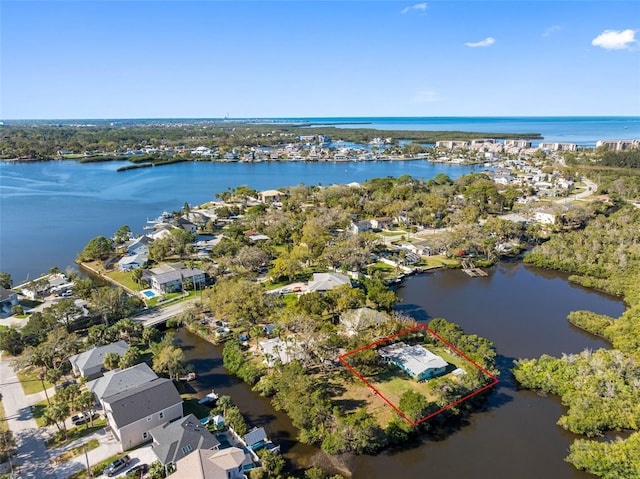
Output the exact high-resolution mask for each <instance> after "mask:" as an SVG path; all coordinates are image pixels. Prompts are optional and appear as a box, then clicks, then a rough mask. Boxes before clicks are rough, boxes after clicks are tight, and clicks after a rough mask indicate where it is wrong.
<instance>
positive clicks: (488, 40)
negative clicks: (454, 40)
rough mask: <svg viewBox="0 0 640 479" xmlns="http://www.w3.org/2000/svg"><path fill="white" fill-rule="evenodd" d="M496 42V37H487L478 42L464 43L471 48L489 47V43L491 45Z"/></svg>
mask: <svg viewBox="0 0 640 479" xmlns="http://www.w3.org/2000/svg"><path fill="white" fill-rule="evenodd" d="M495 42H496V39H495V38H493V37H487V38H485V39H484V40H482V41H479V42H475V43H472V42H469V43H465V45H466V46H468V47H471V48H477V47H490V46H491V45H493V44H494V43H495Z"/></svg>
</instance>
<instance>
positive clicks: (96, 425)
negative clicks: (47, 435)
mask: <svg viewBox="0 0 640 479" xmlns="http://www.w3.org/2000/svg"><path fill="white" fill-rule="evenodd" d="M106 425H107V420H106V419H104V418H100V419H96V420H95V421H93V427H92V426H91V423H90V422H88V423H86V424H82V425H80V426H76V427H72V428H71V429H68V430H67V439H66V440H65V439H64V438H63V435H62V434H60V433H59V432H57V433H56V434H54V435H53V437H52V438H51V439H49V440H48V441H47V449H51V448H54V447H60V446H64V445H65V444H69V443H70V442H73V441H75V440H76V439H80V438H81V437H85V436H88V435H89V434H91V433H93V432H95V431H99V430H100V429H102V428H103V427H105V426H106Z"/></svg>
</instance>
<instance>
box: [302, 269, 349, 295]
mask: <svg viewBox="0 0 640 479" xmlns="http://www.w3.org/2000/svg"><path fill="white" fill-rule="evenodd" d="M344 284H348V285H349V286H351V280H350V279H349V277H348V276H345V275H344V274H340V273H313V280H312V281H309V286H308V287H307V291H308V292H309V293H312V292H313V291H319V292H321V293H322V292H325V291H330V290H332V289H334V288H337V287H339V286H342V285H344Z"/></svg>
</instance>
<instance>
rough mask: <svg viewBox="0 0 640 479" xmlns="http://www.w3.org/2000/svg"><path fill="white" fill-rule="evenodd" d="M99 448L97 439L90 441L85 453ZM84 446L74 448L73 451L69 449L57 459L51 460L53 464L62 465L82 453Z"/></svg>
mask: <svg viewBox="0 0 640 479" xmlns="http://www.w3.org/2000/svg"><path fill="white" fill-rule="evenodd" d="M99 446H100V441H98V440H97V439H91V440H90V441H89V442H87V443H86V447H87V451H91V450H92V449H96V448H98V447H99ZM84 450H85V449H84V446H76V447H74V448H73V449H69V450H68V451H66V452H64V453H63V454H60V455H59V456H58V457H56V458H54V459H52V460H51V462H52V463H53V464H62V463H63V462H67V461H69V460H70V459H73V458H74V457H76V456H79V455H80V454H83V453H84Z"/></svg>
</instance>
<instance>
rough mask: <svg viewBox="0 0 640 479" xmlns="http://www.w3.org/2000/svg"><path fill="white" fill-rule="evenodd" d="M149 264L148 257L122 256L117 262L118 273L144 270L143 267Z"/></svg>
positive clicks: (136, 255)
mask: <svg viewBox="0 0 640 479" xmlns="http://www.w3.org/2000/svg"><path fill="white" fill-rule="evenodd" d="M148 262H149V257H148V256H147V255H146V254H144V253H140V254H134V255H131V256H123V257H122V258H120V260H119V261H118V270H120V271H131V270H134V269H139V268H144V266H145V265H146V264H147V263H148Z"/></svg>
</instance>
